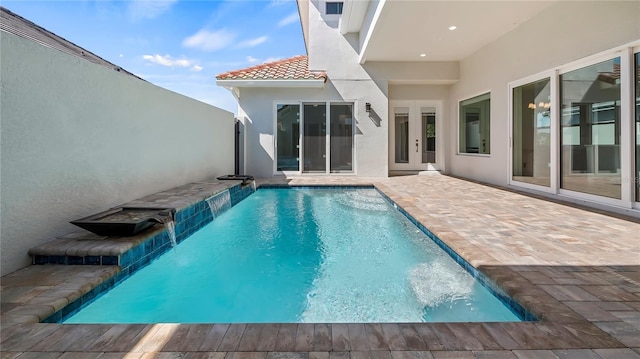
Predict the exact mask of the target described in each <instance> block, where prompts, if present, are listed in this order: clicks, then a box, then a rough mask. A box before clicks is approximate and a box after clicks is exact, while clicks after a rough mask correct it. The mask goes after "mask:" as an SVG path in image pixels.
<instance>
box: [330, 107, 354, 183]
mask: <svg viewBox="0 0 640 359" xmlns="http://www.w3.org/2000/svg"><path fill="white" fill-rule="evenodd" d="M330 112H331V121H330V124H329V126H331V131H330V136H329V141H330V144H331V156H330V157H331V172H352V171H353V105H352V104H334V103H331V108H330Z"/></svg>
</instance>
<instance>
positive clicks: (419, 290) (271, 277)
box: [65, 188, 520, 323]
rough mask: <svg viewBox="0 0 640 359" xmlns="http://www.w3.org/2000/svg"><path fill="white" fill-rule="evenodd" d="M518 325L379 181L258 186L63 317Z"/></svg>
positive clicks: (121, 320) (137, 320) (89, 320)
mask: <svg viewBox="0 0 640 359" xmlns="http://www.w3.org/2000/svg"><path fill="white" fill-rule="evenodd" d="M460 321H463V322H474V321H475V322H488V321H520V318H519V317H518V316H517V315H516V314H514V312H513V311H512V309H511V308H508V307H507V306H505V305H504V303H503V301H501V300H500V299H498V298H496V297H495V296H494V295H493V294H492V293H491V292H490V291H489V290H488V289H487V288H486V287H485V286H483V285H482V284H481V283H480V282H479V281H477V280H476V279H474V278H473V277H472V276H471V275H470V274H469V273H468V272H467V271H466V270H465V269H463V268H462V267H461V266H460V265H458V263H456V262H455V261H454V260H453V259H452V258H451V257H450V256H449V255H448V254H447V253H446V252H445V251H443V250H442V249H441V248H440V247H438V246H437V245H436V244H435V243H434V242H433V241H432V240H431V239H430V238H429V237H427V235H425V233H423V232H422V231H421V230H419V229H418V228H417V227H416V226H415V225H414V224H413V223H411V222H410V221H409V220H408V219H407V218H406V217H405V216H403V215H402V214H401V213H400V212H399V211H397V210H396V209H395V208H394V207H393V206H392V205H391V204H390V203H389V202H388V201H387V200H385V199H384V198H383V197H382V196H381V195H380V194H379V193H378V192H377V191H376V190H375V189H371V188H369V189H361V188H342V189H336V188H331V189H327V188H297V189H259V190H258V191H256V192H255V193H254V194H252V195H251V196H249V197H248V198H246V199H245V200H243V201H242V202H240V203H239V204H237V205H236V206H234V207H233V208H231V209H230V210H228V211H227V212H225V213H223V214H222V215H220V216H218V217H217V218H216V219H215V220H214V221H213V222H211V223H210V224H208V225H207V226H205V227H204V228H202V229H201V230H200V231H198V232H196V233H195V234H193V235H192V236H191V237H189V238H188V240H185V241H184V242H182V243H180V244H179V245H178V246H177V247H176V248H175V249H174V250H172V251H170V252H168V253H166V254H164V255H163V256H161V257H159V258H158V259H156V260H155V261H154V262H153V263H151V264H150V265H149V266H147V267H145V268H143V269H141V270H140V271H138V272H137V273H135V274H134V275H132V276H131V277H130V278H128V279H127V280H125V281H124V282H122V283H120V284H119V285H118V286H116V287H114V288H113V289H111V290H110V291H108V292H106V293H105V294H104V295H102V296H101V297H99V298H98V299H96V300H95V301H94V302H92V303H90V304H89V305H87V306H86V307H84V308H83V309H81V310H80V311H79V312H77V313H76V314H75V315H73V316H71V317H70V318H68V319H67V320H66V321H65V323H158V322H175V323H243V322H251V323H259V322H279V323H287V322H327V323H331V322H341V323H353V322H357V323H366V322H460Z"/></svg>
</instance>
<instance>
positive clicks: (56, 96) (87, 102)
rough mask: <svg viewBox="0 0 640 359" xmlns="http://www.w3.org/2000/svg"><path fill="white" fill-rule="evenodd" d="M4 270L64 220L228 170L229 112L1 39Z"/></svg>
mask: <svg viewBox="0 0 640 359" xmlns="http://www.w3.org/2000/svg"><path fill="white" fill-rule="evenodd" d="M0 41H1V46H0V47H1V48H2V52H1V59H0V73H1V74H2V81H1V86H0V102H1V103H2V107H1V110H0V111H1V113H0V118H1V121H2V122H1V126H2V133H1V151H0V153H1V162H0V168H1V171H2V172H1V176H2V177H1V178H2V181H1V195H2V200H1V202H2V204H1V212H0V220H1V222H0V224H1V225H0V227H1V231H2V233H1V242H0V246H1V249H2V250H1V268H0V270H1V271H2V274H3V275H4V274H7V273H9V272H12V271H15V270H17V269H19V268H21V267H23V266H25V265H28V264H30V259H29V257H28V255H27V251H28V249H29V248H30V247H33V246H35V245H37V244H40V243H42V242H46V241H49V240H51V239H53V238H54V236H56V235H61V234H64V233H68V232H70V231H73V230H75V229H76V227H75V226H73V225H71V224H69V223H68V222H69V221H71V220H74V219H78V218H81V217H85V216H88V215H91V214H93V213H97V212H99V211H103V210H106V209H109V208H111V207H113V206H117V205H119V204H122V203H124V202H127V201H131V200H133V199H136V198H139V197H142V196H145V195H148V194H151V193H155V192H158V191H162V190H166V189H169V188H172V187H176V186H179V185H182V184H185V183H188V182H193V181H197V180H202V179H205V178H211V177H214V176H218V175H224V174H229V173H232V171H233V155H230V154H232V153H233V114H232V113H230V112H227V111H224V110H221V109H218V108H215V107H212V106H210V105H207V104H204V103H202V102H199V101H195V100H193V99H190V98H188V97H185V96H182V95H179V94H176V93H173V92H171V91H168V90H165V89H163V88H160V87H157V86H155V85H152V84H150V83H148V82H145V81H142V80H139V79H136V78H134V77H131V76H127V75H124V74H120V73H117V72H115V71H114V70H111V69H108V68H105V67H102V66H100V65H96V64H93V63H91V62H88V61H85V60H82V59H79V58H76V57H74V56H70V55H68V54H65V53H63V52H60V51H57V50H54V49H51V48H48V47H45V46H42V45H39V44H37V43H35V42H33V41H30V40H26V39H24V38H20V37H17V36H15V35H13V34H9V33H6V32H0Z"/></svg>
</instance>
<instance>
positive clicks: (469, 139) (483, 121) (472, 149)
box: [459, 93, 491, 154]
mask: <svg viewBox="0 0 640 359" xmlns="http://www.w3.org/2000/svg"><path fill="white" fill-rule="evenodd" d="M490 95H491V94H489V93H486V94H484V95H480V96H476V97H474V98H470V99H468V100H464V101H461V102H460V127H459V130H460V148H459V150H460V153H480V154H489V153H491V142H490V129H491V121H490V110H491V96H490Z"/></svg>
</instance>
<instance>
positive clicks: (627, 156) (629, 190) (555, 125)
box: [505, 40, 640, 209]
mask: <svg viewBox="0 0 640 359" xmlns="http://www.w3.org/2000/svg"><path fill="white" fill-rule="evenodd" d="M635 54H640V41H639V40H636V41H632V42H630V43H626V44H623V45H620V46H617V47H614V48H610V49H608V50H605V51H601V52H599V53H596V54H592V55H589V56H586V57H584V58H581V59H579V60H576V61H572V62H567V63H564V64H560V65H557V66H554V67H551V68H549V69H548V70H545V71H542V72H540V73H537V74H535V75H530V76H526V77H522V78H520V79H518V80H516V81H513V82H510V83H509V84H508V96H509V100H508V107H509V108H508V116H509V118H508V121H507V122H508V127H509V129H508V131H509V132H508V136H509V148H508V153H509V162H508V171H507V172H506V174H505V175H506V176H507V178H505V179H506V180H507V181H508V182H507V183H508V184H509V185H510V186H513V187H516V188H520V189H524V190H535V191H536V192H550V193H551V194H553V195H558V196H561V197H564V198H566V199H567V200H569V201H570V202H575V201H588V202H591V203H594V204H599V205H604V206H612V207H610V208H618V209H620V208H623V209H624V208H632V209H640V197H637V196H636V193H637V191H640V190H638V189H637V187H636V184H635V181H638V180H639V179H638V178H637V177H636V176H637V174H636V173H635V172H634V171H637V170H636V169H635V168H636V167H635V166H636V163H635V161H636V154H635V148H636V147H635V146H636V138H635V137H634V136H636V132H635V124H634V121H635V119H636V117H635V116H636V114H635V112H634V111H635V110H634V109H635V106H636V102H635V101H636V98H635V87H634V82H635V81H634V80H635V78H634V75H635V69H634V61H635V58H634V55H635ZM639 56H640V55H639ZM616 57H619V58H620V73H621V76H620V87H621V88H620V91H621V94H620V95H621V96H620V102H621V106H620V116H621V121H620V127H621V134H620V147H621V159H620V161H621V169H620V171H621V183H622V184H621V187H622V188H621V198H620V199H615V198H610V197H605V196H600V195H595V194H589V193H583V192H577V191H572V190H567V189H561V188H560V177H561V175H562V174H561V173H560V166H561V164H560V135H561V131H562V129H561V124H560V118H561V117H560V116H561V112H562V109H561V107H562V106H561V104H560V103H559V101H561V100H562V99H561V98H560V95H561V93H560V75H561V74H564V73H567V72H571V71H574V70H578V69H581V68H584V67H588V66H591V65H594V64H597V63H599V62H603V61H607V60H610V59H613V58H616ZM544 77H550V78H551V82H552V85H551V106H552V111H551V116H552V118H551V135H552V142H551V146H552V147H551V162H552V168H551V177H552V178H551V188H550V189H549V188H545V187H541V188H538V187H535V186H531V185H528V184H526V183H522V182H517V181H513V180H511V175H512V173H513V168H512V166H513V158H512V156H513V138H512V136H513V129H512V126H513V112H512V106H513V88H514V87H518V86H521V85H524V84H527V83H530V82H535V81H537V80H540V79H543V78H544ZM554 137H555V139H554ZM553 162H555V164H553ZM545 189H546V190H545Z"/></svg>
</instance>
